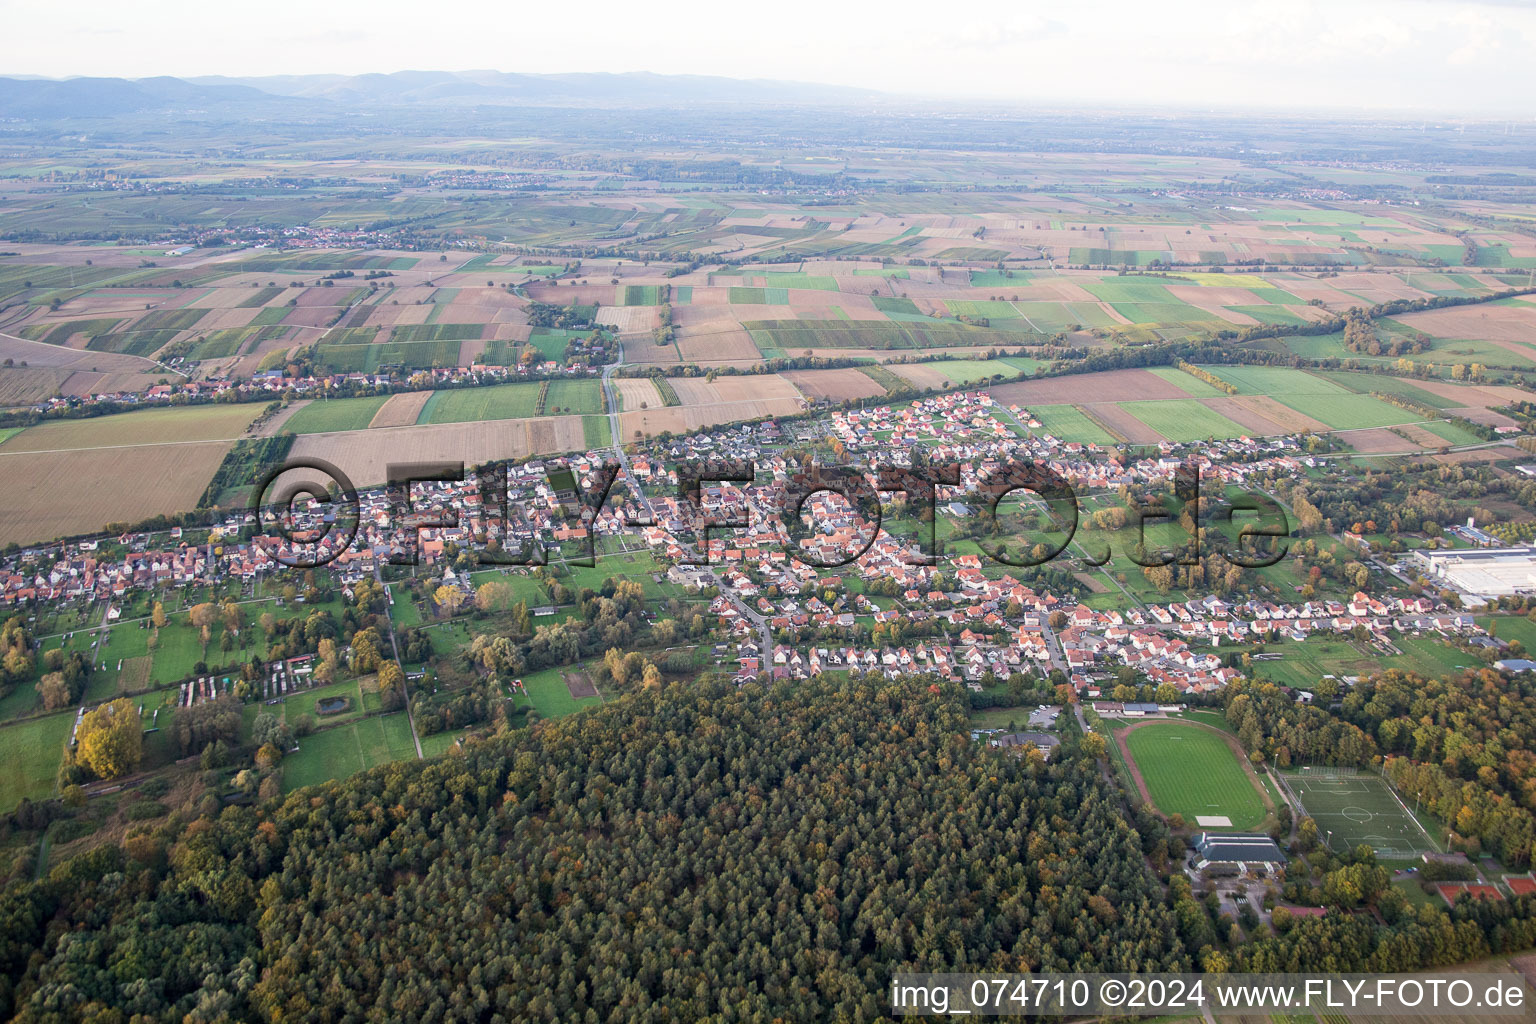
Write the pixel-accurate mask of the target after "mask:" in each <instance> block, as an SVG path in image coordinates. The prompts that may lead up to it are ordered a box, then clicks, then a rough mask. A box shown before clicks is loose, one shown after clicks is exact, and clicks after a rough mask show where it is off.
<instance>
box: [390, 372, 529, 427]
mask: <svg viewBox="0 0 1536 1024" xmlns="http://www.w3.org/2000/svg"><path fill="white" fill-rule="evenodd" d="M538 401H539V385H538V384H535V383H533V382H531V381H530V382H527V383H519V384H498V385H496V386H494V387H488V388H460V389H456V390H452V391H437V392H434V393H433V395H432V398H431V399H430V400H428V402H427V404H426V406H425V407H424V408H423V409H422V410H421V417H420V419H418V420H417V422H418V423H476V422H479V421H481V420H503V419H517V418H521V417H525V416H533V415H535V414H536V413H537V412H538Z"/></svg>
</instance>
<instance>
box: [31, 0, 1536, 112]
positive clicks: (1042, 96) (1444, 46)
mask: <svg viewBox="0 0 1536 1024" xmlns="http://www.w3.org/2000/svg"><path fill="white" fill-rule="evenodd" d="M0 24H3V25H5V26H6V34H7V36H8V37H9V38H10V39H11V40H12V41H13V43H12V45H11V46H8V47H7V48H6V55H5V59H4V61H3V62H0V74H4V75H42V76H48V77H69V76H75V75H100V76H123V77H131V78H132V77H147V76H152V75H176V76H196V75H210V74H224V75H234V76H250V75H269V74H310V73H340V74H358V73H363V72H389V71H400V70H434V71H436V70H442V71H463V70H471V69H490V70H496V71H519V72H544V73H548V72H569V71H653V72H657V73H662V74H675V73H686V74H705V75H726V76H729V77H733V78H775V79H782V80H790V81H802V82H821V83H827V84H834V85H851V86H860V87H865V88H873V89H879V90H882V91H889V92H895V93H901V94H908V95H914V96H928V97H937V98H946V99H960V100H969V99H977V100H989V101H996V102H1003V103H1007V104H1010V105H1018V106H1023V107H1030V106H1049V105H1059V104H1064V103H1070V104H1097V105H1114V106H1140V105H1157V106H1162V107H1169V108H1180V109H1209V108H1225V107H1264V108H1273V109H1277V110H1284V109H1293V110H1294V109H1307V108H1349V109H1381V110H1389V111H1403V112H1411V111H1426V112H1427V111H1437V112H1448V113H1460V114H1464V115H1468V116H1476V115H1479V114H1513V115H1523V116H1524V117H1526V118H1529V117H1530V116H1531V111H1532V109H1533V105H1532V103H1531V100H1530V97H1531V96H1532V95H1533V93H1536V89H1533V86H1536V60H1533V59H1532V54H1536V0H1279V2H1276V0H1264V2H1251V0H1228V2H1216V0H1157V2H1148V0H1140V2H1125V0H1066V2H1058V3H1039V2H1032V0H1009V2H993V0H966V2H964V3H954V4H946V3H938V2H935V0H924V2H921V3H913V2H909V0H884V2H881V3H879V4H875V3H870V2H868V0H859V2H846V0H842V2H840V0H814V2H807V0H775V2H774V3H772V4H766V5H763V4H744V3H731V2H722V0H715V2H709V3H703V2H698V0H673V2H669V3H665V4H647V3H634V2H630V3H612V2H609V0H588V2H586V3H580V4H530V5H525V4H512V3H507V2H506V0H494V2H481V0H471V2H448V3H437V4H422V3H421V2H420V0H411V2H397V0H371V2H369V3H367V4H321V5H320V6H318V7H311V6H309V5H303V6H302V7H300V8H292V7H283V6H278V7H274V8H262V7H260V6H257V7H244V6H239V5H231V4H218V3H209V2H207V0H197V2H186V0H149V2H148V3H138V4H130V3H123V2H122V0H110V2H104V0H71V2H70V3H68V4H42V3H37V2H36V0H0ZM17 41H24V42H23V44H22V45H16V42H17Z"/></svg>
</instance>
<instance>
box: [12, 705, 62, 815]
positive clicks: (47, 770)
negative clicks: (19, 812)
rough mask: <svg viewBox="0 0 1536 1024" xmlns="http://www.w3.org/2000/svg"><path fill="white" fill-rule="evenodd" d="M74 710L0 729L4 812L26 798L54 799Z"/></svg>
mask: <svg viewBox="0 0 1536 1024" xmlns="http://www.w3.org/2000/svg"><path fill="white" fill-rule="evenodd" d="M74 720H75V713H74V711H73V710H70V711H65V712H61V713H60V714H57V715H48V716H46V717H43V718H34V719H32V720H30V721H26V722H20V723H17V724H16V725H9V726H6V727H5V728H3V729H0V746H3V748H4V750H5V756H4V757H0V812H4V811H9V810H12V809H13V808H14V807H15V806H16V805H17V804H19V803H21V800H22V798H23V797H27V798H29V799H32V800H42V799H45V798H47V797H50V796H52V795H53V782H54V776H55V775H56V774H57V773H58V770H59V765H60V764H61V763H63V761H64V744H65V742H66V741H67V740H68V739H69V730H70V728H71V727H72V726H73V725H74Z"/></svg>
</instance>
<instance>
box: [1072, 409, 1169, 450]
mask: <svg viewBox="0 0 1536 1024" xmlns="http://www.w3.org/2000/svg"><path fill="white" fill-rule="evenodd" d="M1083 410H1084V411H1085V412H1087V413H1088V415H1089V416H1090V417H1091V418H1093V419H1095V420H1098V421H1099V423H1100V425H1102V426H1103V427H1104V428H1105V429H1107V430H1108V431H1109V432H1110V433H1111V434H1114V435H1116V436H1118V437H1120V438H1123V439H1124V440H1126V441H1135V442H1137V443H1138V444H1146V443H1151V442H1154V441H1164V440H1167V438H1165V437H1164V436H1163V435H1162V434H1160V433H1158V432H1157V431H1156V430H1154V429H1153V428H1152V427H1150V426H1148V425H1147V424H1146V423H1143V422H1142V421H1141V420H1139V419H1137V418H1136V417H1135V416H1134V415H1132V414H1131V412H1130V411H1129V410H1127V409H1125V408H1122V407H1121V406H1118V405H1115V404H1114V403H1113V402H1103V403H1100V404H1098V405H1085V406H1083Z"/></svg>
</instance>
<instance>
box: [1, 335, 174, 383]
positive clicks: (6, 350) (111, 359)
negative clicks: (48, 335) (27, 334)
mask: <svg viewBox="0 0 1536 1024" xmlns="http://www.w3.org/2000/svg"><path fill="white" fill-rule="evenodd" d="M4 359H14V360H15V361H16V362H18V363H20V362H22V361H25V362H26V364H27V366H28V367H31V368H36V367H40V366H42V367H59V368H62V369H69V370H89V371H92V372H95V371H100V372H103V373H105V372H107V371H112V370H116V371H127V372H131V373H162V374H163V373H164V372H165V371H163V370H161V369H160V367H159V365H158V364H156V363H155V362H154V360H151V359H141V358H139V357H138V356H130V355H123V354H121V353H117V352H89V351H81V350H78V349H72V348H65V347H64V346H62V345H49V344H47V343H45V342H41V341H28V340H27V339H25V338H18V337H15V336H13V335H10V334H0V360H4Z"/></svg>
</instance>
